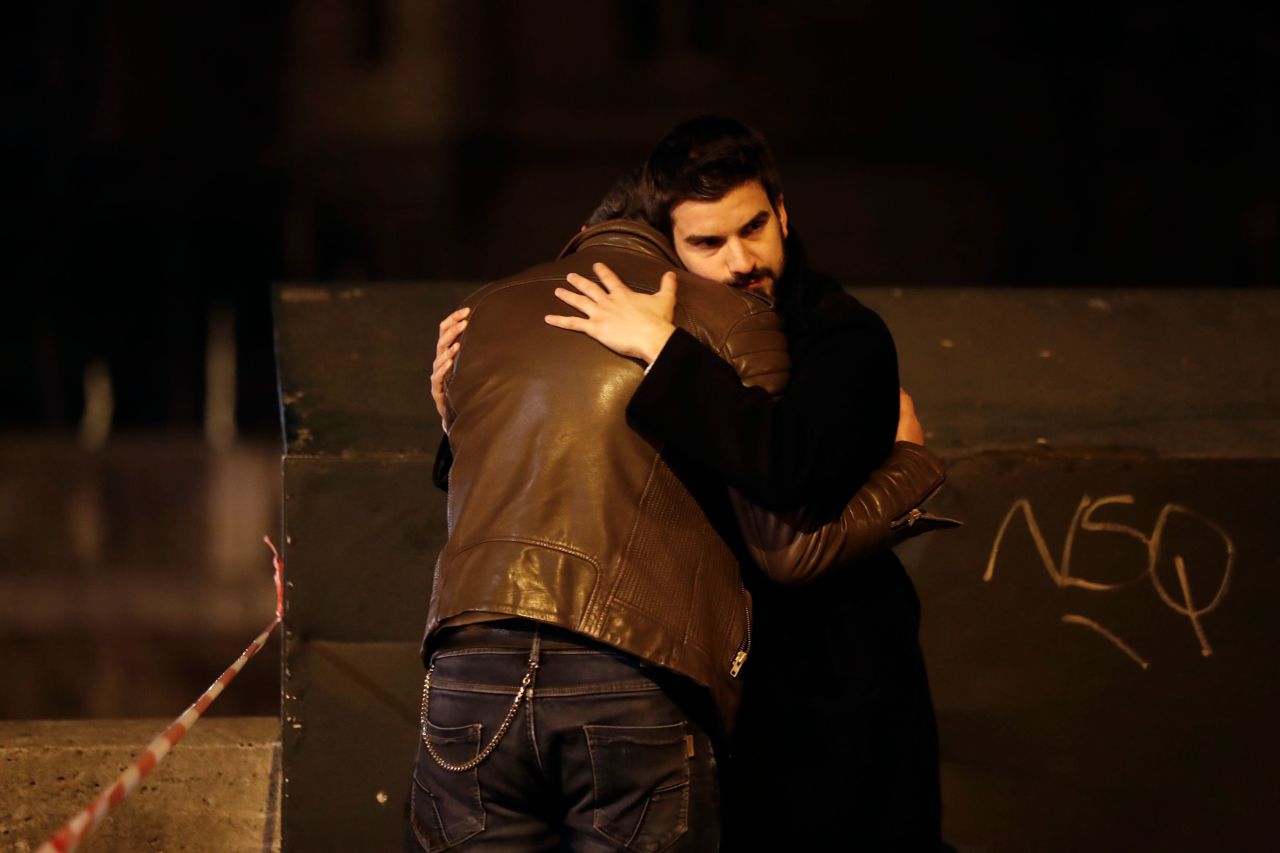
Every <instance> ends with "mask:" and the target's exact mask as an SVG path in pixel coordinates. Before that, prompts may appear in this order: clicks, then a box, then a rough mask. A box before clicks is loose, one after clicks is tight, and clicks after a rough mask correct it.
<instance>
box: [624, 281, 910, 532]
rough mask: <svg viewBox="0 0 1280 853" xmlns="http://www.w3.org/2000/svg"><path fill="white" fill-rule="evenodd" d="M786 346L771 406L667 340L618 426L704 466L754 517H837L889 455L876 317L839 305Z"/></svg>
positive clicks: (893, 386) (722, 365)
mask: <svg viewBox="0 0 1280 853" xmlns="http://www.w3.org/2000/svg"><path fill="white" fill-rule="evenodd" d="M844 298H846V299H849V302H850V303H851V304H852V305H851V306H846V305H839V306H838V310H836V311H833V312H831V313H830V314H829V315H828V316H826V317H824V318H822V319H821V320H820V321H819V322H818V323H817V324H816V325H815V329H814V331H813V333H812V334H809V335H806V336H805V339H804V340H803V341H794V342H793V345H792V364H791V381H790V383H789V384H788V386H787V390H786V393H785V394H784V395H783V396H782V397H781V398H780V399H774V398H773V397H772V396H770V395H769V394H768V393H767V392H766V391H764V390H763V389H760V388H747V387H744V386H743V384H742V382H741V380H740V379H739V378H738V375H737V374H736V373H735V371H734V369H733V368H732V367H731V366H730V365H729V364H728V363H727V362H725V361H723V360H722V359H720V358H719V357H718V356H717V355H716V354H715V353H714V352H713V351H712V350H710V349H708V348H707V347H705V346H703V345H702V344H701V343H699V342H698V341H697V340H696V339H695V338H694V337H693V336H692V335H689V334H688V333H686V332H684V331H681V330H677V331H676V333H675V334H674V335H673V336H672V337H671V339H670V340H669V341H668V342H667V345H666V347H665V348H664V349H663V350H662V353H661V355H660V356H659V357H658V359H657V360H656V361H654V363H653V366H652V367H651V368H650V370H649V374H648V376H646V377H645V378H644V380H643V381H642V382H641V383H640V386H639V388H637V389H636V392H635V394H634V395H632V398H631V401H630V403H629V405H628V407H627V414H628V416H629V418H630V419H631V421H632V423H633V424H634V425H635V427H636V428H637V429H638V430H640V432H641V433H642V434H644V435H646V436H648V437H649V438H650V439H651V440H655V441H661V442H664V443H665V444H666V445H667V446H669V447H673V448H675V449H676V450H677V451H679V452H680V453H682V454H685V455H687V456H688V457H689V458H691V459H694V460H697V462H698V463H699V464H701V465H703V466H705V467H706V468H707V469H708V470H710V471H711V472H712V473H713V474H714V475H715V476H717V477H719V478H721V479H723V480H724V481H725V483H726V484H727V485H730V486H732V487H734V488H736V489H737V490H738V491H739V492H741V493H742V494H743V495H745V496H746V497H747V498H748V499H749V500H750V501H752V502H753V503H756V504H758V505H760V506H762V507H765V508H766V509H771V510H775V511H784V510H789V509H794V508H796V507H799V506H801V505H802V504H804V505H809V506H810V507H812V506H814V504H815V502H822V503H826V502H828V501H831V502H833V503H835V504H839V505H843V503H842V501H847V499H848V497H849V496H851V495H852V494H853V493H854V492H855V491H856V490H857V489H858V487H859V486H861V484H862V483H863V482H864V481H865V480H866V478H867V476H868V475H869V474H870V473H871V472H872V471H873V470H875V468H876V467H877V466H878V465H879V464H880V463H881V462H883V461H884V459H885V458H886V457H887V456H888V454H889V452H890V450H891V449H892V447H893V441H894V437H895V435H896V433H897V425H898V364H897V353H896V351H895V349H894V346H893V338H892V336H891V335H890V334H889V330H888V327H886V326H885V324H884V322H883V321H882V320H881V319H880V317H879V316H878V315H877V314H875V312H873V311H871V310H870V309H867V308H865V307H863V306H862V305H861V304H860V303H857V302H856V301H855V300H852V299H851V298H848V297H844Z"/></svg>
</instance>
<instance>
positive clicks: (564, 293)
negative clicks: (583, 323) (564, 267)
mask: <svg viewBox="0 0 1280 853" xmlns="http://www.w3.org/2000/svg"><path fill="white" fill-rule="evenodd" d="M555 294H556V298H557V299H559V300H560V301H561V302H564V303H567V304H569V305H571V306H572V307H574V308H577V309H578V310H579V311H581V312H582V313H583V314H586V315H587V316H588V317H590V316H591V315H592V312H593V311H595V309H596V303H595V302H593V301H591V300H590V299H589V298H587V297H586V296H583V295H582V294H581V293H574V292H573V291H572V290H566V289H565V288H563V287H557V288H556V290H555Z"/></svg>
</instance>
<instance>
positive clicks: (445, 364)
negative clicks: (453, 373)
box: [431, 344, 462, 379]
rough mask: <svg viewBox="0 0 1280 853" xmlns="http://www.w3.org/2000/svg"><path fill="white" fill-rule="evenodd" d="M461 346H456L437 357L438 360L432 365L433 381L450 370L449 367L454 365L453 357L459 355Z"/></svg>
mask: <svg viewBox="0 0 1280 853" xmlns="http://www.w3.org/2000/svg"><path fill="white" fill-rule="evenodd" d="M461 346H462V344H454V345H453V346H451V347H449V348H448V349H446V350H445V351H444V352H442V353H440V354H439V355H437V356H436V360H435V361H434V362H432V363H431V377H432V378H433V379H434V378H435V376H436V374H437V373H444V372H445V371H447V370H448V369H449V365H450V364H453V357H454V356H455V355H457V354H458V349H459V348H460V347H461Z"/></svg>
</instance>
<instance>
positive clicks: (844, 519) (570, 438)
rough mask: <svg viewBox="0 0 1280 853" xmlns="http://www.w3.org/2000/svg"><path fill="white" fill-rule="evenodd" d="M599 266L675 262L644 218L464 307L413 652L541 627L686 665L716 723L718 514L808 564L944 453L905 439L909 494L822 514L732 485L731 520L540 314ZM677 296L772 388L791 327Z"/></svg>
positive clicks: (737, 591)
mask: <svg viewBox="0 0 1280 853" xmlns="http://www.w3.org/2000/svg"><path fill="white" fill-rule="evenodd" d="M598 261H599V262H605V263H608V264H609V266H610V267H612V268H613V270H614V271H615V272H617V273H618V275H619V276H620V277H621V278H622V279H623V280H625V281H627V282H628V283H629V284H631V285H632V286H633V287H635V288H637V289H640V290H649V291H652V290H653V289H654V287H656V284H657V282H658V280H659V278H660V276H661V274H662V273H663V272H665V271H667V270H669V269H672V268H673V267H674V268H678V267H679V261H678V259H677V258H676V257H675V255H674V253H673V252H672V250H671V249H670V247H669V245H668V244H667V242H666V241H665V240H664V239H663V238H662V237H661V236H660V235H659V234H658V233H657V232H656V231H654V230H652V229H650V228H649V227H648V226H645V225H643V224H641V223H636V222H629V221H628V222H624V221H614V222H608V223H603V224H601V225H598V226H595V227H594V228H591V229H588V230H587V231H585V232H583V233H581V234H579V235H577V236H576V237H575V238H574V239H573V240H572V241H571V242H570V244H569V245H568V246H567V247H566V248H565V250H564V252H563V253H562V254H561V257H560V258H559V259H558V260H557V261H554V262H552V263H549V264H543V265H541V266H537V267H534V268H532V269H529V270H526V271H525V272H523V273H520V274H518V275H516V276H512V277H511V278H507V279H504V280H502V281H498V282H495V283H493V284H490V285H488V286H486V287H484V288H482V289H481V290H479V291H477V292H476V293H474V294H472V296H470V297H469V298H468V299H467V300H466V302H465V303H464V304H466V305H469V306H470V307H471V308H472V314H471V317H470V323H469V325H468V330H467V334H466V340H465V344H464V346H463V347H462V349H461V351H460V353H459V355H458V357H457V359H456V362H455V367H454V369H453V371H452V373H451V375H450V377H449V378H448V382H447V389H446V399H447V405H448V407H449V410H450V411H449V413H448V415H449V416H448V421H449V423H450V424H451V427H450V431H449V443H450V445H451V448H452V453H453V466H452V469H451V472H450V477H449V511H448V516H449V540H448V542H447V543H446V546H445V548H444V550H443V551H442V553H441V554H440V558H439V561H438V563H437V566H436V574H435V582H434V586H433V591H432V597H431V604H430V609H429V613H428V619H427V627H426V637H425V638H424V651H425V650H426V648H427V647H428V646H429V644H430V638H431V636H432V634H433V633H434V632H435V631H436V630H437V629H438V628H439V627H440V625H441V623H442V622H443V621H444V620H447V619H450V618H452V617H455V616H458V615H460V614H465V613H469V612H483V613H500V614H509V615H514V616H522V617H526V618H529V619H535V620H539V621H543V622H548V623H551V624H554V625H557V626H560V627H563V628H567V629H569V630H572V631H575V632H578V633H580V634H583V635H585V636H587V637H591V638H593V639H596V640H599V641H601V642H604V643H607V644H609V645H611V646H614V647H616V648H619V649H621V650H623V651H625V652H628V653H630V654H632V655H634V656H636V657H638V658H640V659H642V660H644V661H647V662H649V663H653V664H657V665H659V666H662V667H665V668H667V669H670V670H673V671H675V672H677V673H680V674H682V675H684V676H687V677H688V678H691V679H692V680H693V681H695V682H697V683H698V684H701V685H702V686H704V687H705V688H706V689H707V690H708V691H709V692H710V693H711V696H712V698H713V699H714V701H715V704H716V707H717V709H718V710H719V712H720V714H721V717H722V720H723V722H724V724H725V726H726V728H729V727H731V722H732V717H733V714H734V712H735V711H736V708H737V705H738V699H739V695H740V685H739V682H738V680H737V678H736V676H737V672H738V669H739V668H740V667H741V664H742V661H743V660H745V657H746V655H747V653H748V652H749V651H750V642H751V640H750V606H751V605H750V598H749V596H748V594H747V593H746V591H745V590H744V589H743V587H742V584H741V581H740V579H739V573H738V560H739V558H740V557H741V556H743V555H742V554H741V553H735V552H734V550H733V548H731V546H730V544H729V543H730V542H736V541H738V540H737V536H736V531H727V530H726V524H725V521H726V518H727V519H728V520H729V522H730V526H735V527H737V528H739V529H741V530H742V531H743V532H745V533H746V534H747V536H748V540H749V541H748V549H749V553H750V554H751V556H752V557H754V558H755V560H756V561H757V562H758V563H760V564H761V566H762V568H764V569H765V570H766V572H767V573H768V574H769V575H770V576H772V577H774V578H775V579H776V580H780V581H783V582H787V581H794V580H803V579H808V578H811V577H813V576H815V575H816V574H818V573H820V572H821V571H823V570H825V569H827V568H830V567H832V566H834V565H838V564H840V563H841V562H842V561H847V560H849V559H851V558H856V557H857V556H861V555H864V554H866V553H870V552H871V551H872V550H875V549H878V548H881V547H888V545H890V544H892V542H891V541H888V539H887V536H886V535H884V533H883V529H887V525H889V524H890V523H891V521H892V519H894V518H896V517H904V514H905V513H907V511H908V510H910V509H911V507H913V506H914V505H915V504H916V503H918V502H919V500H920V499H921V498H922V497H923V494H922V493H920V492H921V489H923V488H924V487H923V486H922V485H921V483H923V482H925V481H928V484H929V488H932V487H934V486H935V485H936V483H935V481H936V482H940V481H941V476H942V472H941V466H940V465H938V464H937V461H936V460H934V459H933V458H932V457H931V456H927V452H924V451H923V448H920V450H921V451H922V453H924V454H925V455H924V456H920V455H918V454H916V455H911V454H908V458H906V459H905V460H903V459H899V460H898V465H899V473H898V474H897V475H893V476H890V480H892V481H893V482H905V483H909V484H910V486H911V488H912V489H914V491H911V490H910V489H908V490H904V489H901V488H898V489H894V488H889V489H887V490H885V489H881V491H880V492H879V493H878V495H879V496H878V497H876V498H875V499H874V500H871V502H870V503H868V501H867V500H866V499H865V498H866V496H865V495H863V499H861V500H860V499H859V498H855V499H854V501H853V502H852V503H851V504H850V506H849V507H848V508H846V510H845V513H844V514H843V515H842V516H841V517H840V518H839V519H837V520H836V522H835V523H833V524H830V525H826V526H825V527H824V526H822V525H811V524H808V523H806V522H805V521H804V520H803V519H797V518H794V517H775V516H772V515H770V514H768V513H765V512H763V511H761V510H758V509H756V508H755V507H752V506H750V505H748V504H746V503H745V502H742V501H740V500H735V501H734V509H735V510H736V511H737V513H738V517H737V522H736V524H733V516H732V515H731V514H730V513H729V511H728V507H729V504H728V502H727V501H726V500H725V492H726V490H725V489H724V488H723V486H721V485H717V484H714V483H709V482H706V481H704V480H702V479H700V478H699V476H698V475H697V474H696V473H694V472H692V471H688V470H679V471H676V470H673V468H672V465H673V464H676V465H677V467H680V466H679V465H678V463H676V462H673V461H672V460H668V459H666V458H664V457H663V456H662V455H661V450H662V448H660V447H654V446H652V445H651V444H649V443H648V442H647V441H645V440H644V439H642V438H641V437H640V436H639V435H638V434H637V433H635V432H634V431H633V430H632V429H630V428H629V427H628V426H627V424H626V422H625V408H626V402H627V400H629V399H630V397H631V394H632V392H633V391H634V390H635V388H636V386H637V385H638V384H639V382H640V379H641V377H642V375H643V369H642V367H641V366H640V365H639V364H638V363H636V362H633V361H630V360H627V359H623V358H619V357H618V356H616V355H614V354H613V353H611V352H610V351H608V350H607V349H605V348H604V347H602V346H600V345H599V344H597V343H596V342H595V341H593V340H591V339H590V338H588V337H586V336H584V335H578V334H570V333H566V332H564V331H562V330H559V329H555V328H553V327H551V326H548V325H546V324H545V323H544V322H543V321H542V317H543V315H545V314H551V313H563V312H564V310H565V306H564V303H562V302H560V301H559V300H558V299H556V297H555V296H554V294H553V291H554V289H555V288H556V287H559V286H562V285H563V284H564V277H565V275H566V274H567V273H569V272H578V273H581V274H583V275H588V276H590V275H591V265H592V264H593V263H595V262H598ZM678 294H679V296H678V304H677V309H676V318H675V319H676V322H677V324H679V325H680V326H681V327H683V328H685V329H686V330H688V331H689V332H690V333H691V334H693V335H695V336H696V337H697V338H698V339H699V340H701V341H702V342H703V343H705V344H706V345H707V346H709V347H711V348H712V349H713V350H714V351H716V352H717V353H719V354H720V355H722V356H723V357H724V358H726V360H728V361H729V362H730V363H732V364H733V365H734V367H735V368H736V369H737V371H738V373H739V375H740V376H741V377H742V378H743V381H744V382H746V383H748V384H757V385H761V386H763V387H765V388H767V389H768V390H770V391H772V392H773V393H778V392H779V391H780V390H781V389H782V387H783V386H784V385H785V382H786V379H787V376H788V372H789V366H790V363H789V359H788V356H787V349H786V340H785V337H784V336H783V333H782V328H781V322H780V319H779V318H778V316H777V314H776V313H774V312H773V310H772V309H771V306H770V305H769V304H768V303H767V302H766V301H764V300H763V299H761V298H760V297H758V296H756V295H754V294H751V293H748V292H744V291H740V290H734V289H731V288H727V287H724V286H723V285H719V284H715V283H712V282H707V281H704V280H702V279H699V278H696V277H694V276H692V275H690V274H688V273H685V272H681V273H680V284H679V288H678ZM910 447H915V445H911V446H910ZM895 455H900V454H899V451H895ZM926 457H927V458H926ZM894 464H895V463H894V461H893V460H892V459H891V461H890V463H889V464H888V466H887V468H888V469H890V470H894V468H893V466H894ZM903 466H905V468H904V467H903ZM883 470H884V469H882V471H883ZM895 477H896V479H895ZM874 479H875V478H874V477H873V480H874ZM869 485H870V484H869ZM864 491H865V490H864ZM908 492H910V493H909V494H908ZM859 494H860V495H862V494H863V493H861V492H860V493H859ZM720 509H723V510H724V512H720V511H719V510H720ZM869 516H871V517H872V518H871V520H868V519H869ZM859 533H861V536H859V535H858V534H859ZM876 537H882V538H885V541H882V542H872V541H871V540H872V539H874V538H876ZM858 543H861V544H858ZM859 549H861V550H859Z"/></svg>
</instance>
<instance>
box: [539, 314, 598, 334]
mask: <svg viewBox="0 0 1280 853" xmlns="http://www.w3.org/2000/svg"><path fill="white" fill-rule="evenodd" d="M542 319H543V320H545V321H546V323H547V325H548V326H555V327H556V328H557V329H568V330H569V331H571V332H585V331H586V330H587V323H588V320H587V319H586V318H584V317H562V316H560V315H558V314H548V315H546V316H545V317H543V318H542Z"/></svg>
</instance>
